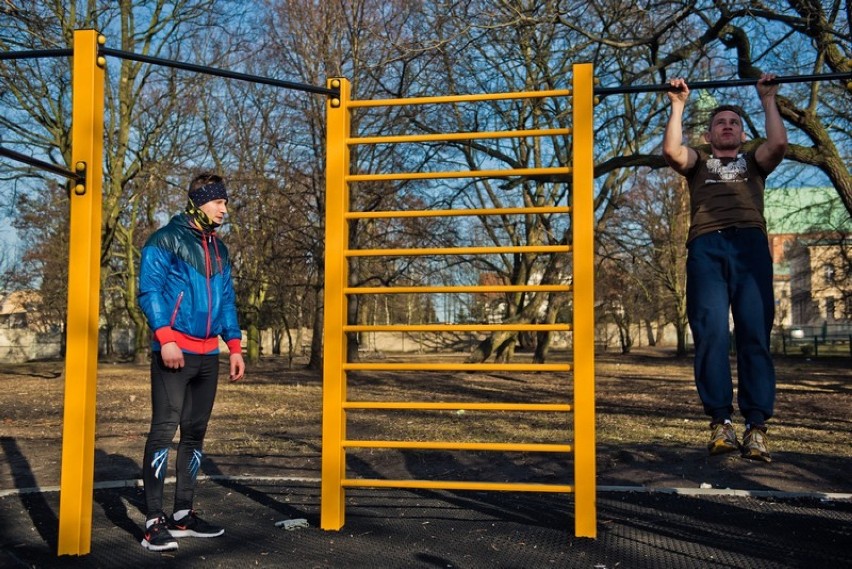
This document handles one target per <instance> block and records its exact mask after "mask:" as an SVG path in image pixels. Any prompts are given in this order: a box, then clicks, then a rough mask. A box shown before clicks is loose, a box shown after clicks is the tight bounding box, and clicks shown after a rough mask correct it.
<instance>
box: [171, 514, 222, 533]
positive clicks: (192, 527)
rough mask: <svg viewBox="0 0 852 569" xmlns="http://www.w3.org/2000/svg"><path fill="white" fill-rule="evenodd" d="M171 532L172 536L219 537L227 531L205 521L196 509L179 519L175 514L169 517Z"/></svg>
mask: <svg viewBox="0 0 852 569" xmlns="http://www.w3.org/2000/svg"><path fill="white" fill-rule="evenodd" d="M168 528H169V533H171V534H172V537H219V536H220V535H222V534H223V533H225V528H221V527H219V526H217V525H213V524H211V523H208V522H205V521H204V520H202V519H201V518H199V517H198V514H196V513H195V510H191V511H190V512H189V514H188V515H186V516H184V517H182V518H181V519H179V520H176V519H174V516H172V517H170V518H169V522H168Z"/></svg>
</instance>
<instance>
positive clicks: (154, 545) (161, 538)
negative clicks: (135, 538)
mask: <svg viewBox="0 0 852 569" xmlns="http://www.w3.org/2000/svg"><path fill="white" fill-rule="evenodd" d="M146 525H147V523H146ZM142 547H144V548H145V549H147V550H148V551H169V550H171V549H177V548H178V542H177V540H176V539H175V538H174V537H173V536H172V534H171V533H170V532H169V528H168V524H167V523H166V517H165V516H160V517H159V518H157V519H156V520H155V521H154V523H152V524H151V525H150V526H147V527H146V528H145V535H144V537H143V538H142Z"/></svg>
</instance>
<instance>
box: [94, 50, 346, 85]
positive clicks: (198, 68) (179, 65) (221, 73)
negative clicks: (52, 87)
mask: <svg viewBox="0 0 852 569" xmlns="http://www.w3.org/2000/svg"><path fill="white" fill-rule="evenodd" d="M98 53H100V54H101V55H111V56H113V57H119V58H121V59H131V60H133V61H141V62H144V63H153V64H155V65H163V66H165V67H174V68H176V69H183V70H186V71H194V72H196V73H205V74H207V75H216V76H218V77H227V78H228V79H239V80H241V81H250V82H252V83H262V84H264V85H273V86H275V87H284V88H285V89H295V90H297V91H307V92H309V93H318V94H320V95H329V96H332V97H338V96H340V91H339V90H336V89H328V88H326V87H315V86H313V85H305V84H304V83H294V82H293V81H282V80H280V79H272V78H270V77H260V76H257V75H249V74H247V73H237V72H236V71H228V70H225V69H217V68H215V67H207V66H205V65H196V64H194V63H184V62H181V61H174V60H171V59H163V58H160V57H151V56H150V55H141V54H138V53H133V52H130V51H121V50H118V49H110V48H107V47H102V48H100V49H99V50H98Z"/></svg>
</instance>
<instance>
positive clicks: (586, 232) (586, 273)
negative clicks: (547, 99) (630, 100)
mask: <svg viewBox="0 0 852 569" xmlns="http://www.w3.org/2000/svg"><path fill="white" fill-rule="evenodd" d="M573 75H574V84H573V112H574V117H573V119H574V120H573V123H574V129H573V133H574V135H573V136H574V152H573V154H574V157H573V176H574V179H573V186H574V187H573V190H572V195H573V208H572V216H573V217H572V226H573V232H574V234H573V239H574V246H573V248H572V250H573V255H574V406H575V407H574V409H575V410H574V446H575V452H574V482H575V496H574V499H575V512H574V518H575V519H574V524H575V525H574V534H575V535H576V536H577V537H596V536H597V504H596V500H597V487H596V482H595V475H596V472H595V276H594V250H595V237H594V222H595V211H594V192H593V186H594V167H595V162H594V153H593V148H594V75H593V67H592V65H591V64H589V63H584V64H577V65H574V69H573Z"/></svg>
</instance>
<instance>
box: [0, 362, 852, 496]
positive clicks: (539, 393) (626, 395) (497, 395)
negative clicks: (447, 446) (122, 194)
mask: <svg viewBox="0 0 852 569" xmlns="http://www.w3.org/2000/svg"><path fill="white" fill-rule="evenodd" d="M434 357H435V356H430V358H434ZM384 361H392V358H388V359H386V360H384ZM776 364H777V369H778V398H777V407H776V418H775V419H774V420H773V421H772V426H771V429H770V432H769V434H770V444H771V450H772V453H773V457H774V461H773V462H772V463H771V464H768V465H767V464H762V463H755V462H750V461H746V460H743V459H741V458H739V457H738V456H733V455H728V456H725V457H715V458H710V457H708V456H706V450H705V449H704V444H705V440H706V438H707V436H708V426H707V421H706V419H705V417H703V416H702V415H701V412H700V406H699V403H698V399H697V396H696V394H695V390H694V387H693V384H692V371H691V360H689V359H676V358H673V357H672V355H671V354H670V353H668V352H664V351H651V350H646V351H644V352H642V353H639V354H634V355H630V356H622V355H616V354H603V355H601V356H600V357H598V359H597V363H596V372H597V373H596V375H597V378H596V392H597V480H598V484H599V485H601V486H647V487H651V488H664V487H665V488H669V487H675V488H698V487H701V486H702V485H703V487H705V488H708V487H710V488H719V489H724V488H733V489H741V490H774V491H784V492H825V493H852V478H850V476H849V472H850V470H852V459H851V458H850V452H852V451H850V449H852V398H850V397H849V395H850V391H852V365H850V364H852V362H850V359H849V358H831V359H818V360H807V359H804V358H782V359H778V360H776ZM321 382H322V380H321V375H320V374H319V373H317V372H310V371H306V370H304V369H300V368H298V367H296V366H294V367H293V369H288V368H287V366H286V363H285V362H284V361H281V360H275V359H269V360H264V361H262V362H261V363H260V364H258V365H257V366H254V367H250V368H249V372H248V375H247V377H246V379H245V380H244V381H241V382H239V383H236V384H231V383H228V382H227V380H224V379H223V381H222V382H221V383H220V391H219V394H218V398H217V403H216V407H215V409H214V412H213V418H212V420H211V424H210V429H209V431H208V438H207V444H206V448H205V461H204V464H203V467H202V468H203V470H204V473H205V474H207V475H211V476H216V475H226V476H276V477H305V478H312V479H315V478H318V477H319V476H320V462H321V461H320V456H321V436H320V435H321V424H322V415H321V402H322V397H321V395H322V389H321ZM349 393H350V398H351V399H358V400H393V399H400V400H411V401H423V400H427V401H429V400H436V401H492V402H494V401H497V402H515V401H522V402H569V401H570V393H571V382H570V376H567V377H566V375H565V374H562V375H560V374H550V373H542V374H532V373H519V374H507V373H502V372H495V373H457V372H444V373H423V372H359V373H351V374H350V377H349ZM63 397H64V381H63V363H62V362H38V363H30V364H22V365H14V366H11V365H0V448H2V452H0V491H3V490H11V489H24V488H34V487H41V488H46V487H54V486H58V485H59V475H60V464H61V448H62V445H61V438H62V421H63V411H62V409H63ZM97 406H98V410H97V435H96V456H95V479H96V481H110V480H132V479H138V478H140V477H141V467H140V464H141V457H142V450H143V446H144V442H145V436H146V432H147V427H148V425H147V422H148V415H149V412H150V411H149V399H148V370H147V367H146V366H134V365H131V364H123V363H116V364H109V363H102V364H101V365H100V368H99V373H98V397H97ZM571 418H572V416H571V415H570V414H558V413H546V414H532V413H525V414H521V413H510V412H500V413H493V412H492V413H486V412H482V411H466V412H464V413H459V412H456V411H442V412H426V411H420V412H411V411H409V412H375V411H373V412H369V413H368V412H356V411H352V412H350V413H349V421H348V436H349V438H351V439H384V438H387V439H394V440H397V439H409V440H417V439H422V438H432V439H434V440H453V441H494V442H556V443H564V442H567V441H571V440H572V434H571ZM740 428H741V427H740ZM348 456H349V458H348V460H347V468H348V471H349V476H351V477H368V478H403V479H409V478H420V479H435V478H437V479H447V480H481V481H529V482H553V483H571V481H572V480H573V463H572V460H571V458H570V455H569V456H566V455H561V454H552V453H542V454H522V453H511V454H509V453H507V454H500V453H496V454H495V453H493V452H492V453H485V452H464V453H462V452H447V451H406V452H399V451H391V450H386V451H383V450H372V451H370V450H361V451H351V452H350V453H349V455H348Z"/></svg>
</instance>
